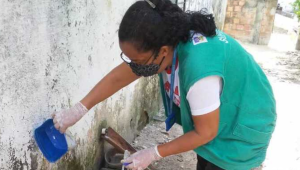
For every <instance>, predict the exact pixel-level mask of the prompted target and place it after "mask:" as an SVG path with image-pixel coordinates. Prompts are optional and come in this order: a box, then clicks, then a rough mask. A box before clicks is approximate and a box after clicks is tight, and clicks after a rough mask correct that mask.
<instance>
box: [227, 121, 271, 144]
mask: <svg viewBox="0 0 300 170" xmlns="http://www.w3.org/2000/svg"><path fill="white" fill-rule="evenodd" d="M233 135H235V136H237V137H239V138H241V139H243V140H245V141H246V142H249V143H253V144H255V143H257V144H258V143H261V144H267V143H269V141H270V139H271V137H272V132H269V133H266V132H260V131H257V130H254V129H251V128H249V127H247V126H245V125H242V124H239V123H238V124H237V125H236V127H235V129H234V131H233Z"/></svg>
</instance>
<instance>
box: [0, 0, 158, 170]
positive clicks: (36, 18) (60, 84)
mask: <svg viewBox="0 0 300 170" xmlns="http://www.w3.org/2000/svg"><path fill="white" fill-rule="evenodd" d="M133 2H135V1H134V0H126V1H125V0H101V1H94V0H84V1H72V0H63V1H58V0H52V1H50V0H40V1H37V0H24V1H22V2H20V1H16V0H1V3H0V4H1V5H0V71H1V74H0V170H35V169H41V170H47V169H71V170H72V169H76V170H78V169H79V170H81V169H88V170H90V169H97V167H99V166H100V163H101V157H102V155H103V154H102V152H103V151H102V149H101V148H102V144H103V143H101V142H99V133H100V130H101V128H102V127H107V126H111V127H112V128H114V129H115V130H116V131H117V132H119V133H120V134H121V135H123V136H124V137H125V139H127V140H128V141H131V140H132V139H133V138H134V137H135V136H136V134H138V132H139V130H140V129H141V128H142V127H143V126H144V124H145V123H146V122H147V115H145V113H146V112H147V113H148V114H149V115H152V114H155V113H156V111H158V109H159V107H160V103H161V102H160V98H159V89H158V79H157V77H152V78H148V79H141V80H139V81H136V82H134V83H132V84H131V85H130V86H128V87H126V88H124V89H123V90H121V91H119V92H117V93H116V94H115V95H114V96H113V97H111V98H109V99H107V100H106V101H104V102H103V103H101V104H99V105H97V106H96V107H94V108H93V109H92V110H91V111H90V112H89V113H88V114H87V115H86V116H85V117H84V118H83V119H81V120H80V121H79V122H78V123H77V124H76V125H75V126H73V127H72V128H70V131H71V132H72V133H73V134H74V136H75V139H76V141H77V143H78V145H77V147H76V148H75V149H74V150H73V151H70V152H69V153H68V154H67V155H66V156H64V157H63V158H62V159H61V160H60V161H58V162H57V163H55V164H49V163H48V162H47V161H46V160H45V159H44V158H43V156H42V155H41V153H40V151H39V150H38V148H37V146H36V143H35V141H34V139H33V132H34V129H35V128H37V127H38V126H39V125H41V124H42V122H43V121H45V120H46V119H48V118H50V117H51V114H52V113H53V112H55V111H59V110H61V109H65V108H68V107H70V106H72V105H74V104H75V103H76V102H78V101H79V100H81V99H82V98H83V97H84V96H85V95H86V94H87V93H88V92H89V90H91V89H92V87H93V86H94V85H95V84H96V83H97V82H98V81H99V80H100V79H101V78H103V77H104V76H105V75H106V74H107V73H108V72H109V71H110V70H111V69H113V68H114V67H115V66H117V65H118V64H120V63H121V62H122V60H121V59H120V57H119V54H120V52H121V51H120V49H119V45H118V36H117V30H118V27H119V23H120V21H121V19H122V16H123V14H124V13H125V11H126V10H127V8H128V7H129V6H130V5H131V4H132V3H133Z"/></svg>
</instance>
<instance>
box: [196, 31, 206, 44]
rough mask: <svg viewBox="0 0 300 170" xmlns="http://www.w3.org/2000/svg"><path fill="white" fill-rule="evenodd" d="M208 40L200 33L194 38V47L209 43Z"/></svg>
mask: <svg viewBox="0 0 300 170" xmlns="http://www.w3.org/2000/svg"><path fill="white" fill-rule="evenodd" d="M207 42H208V41H207V39H206V37H204V36H203V35H202V34H200V33H196V34H195V35H194V36H193V43H194V45H198V44H201V43H207Z"/></svg>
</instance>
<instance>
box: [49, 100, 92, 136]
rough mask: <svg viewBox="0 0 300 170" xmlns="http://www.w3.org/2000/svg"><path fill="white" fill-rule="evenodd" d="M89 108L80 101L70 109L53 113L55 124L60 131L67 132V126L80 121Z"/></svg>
mask: <svg viewBox="0 0 300 170" xmlns="http://www.w3.org/2000/svg"><path fill="white" fill-rule="evenodd" d="M87 112H88V109H87V108H86V107H85V106H84V105H83V104H81V103H80V102H78V103H77V104H75V105H74V106H73V107H71V108H70V109H66V110H62V111H60V112H57V113H54V114H53V115H52V117H53V122H54V126H55V128H56V129H57V130H59V131H60V133H65V132H66V130H67V128H68V127H70V126H73V125H74V124H75V123H76V122H78V121H79V120H80V119H81V118H82V117H83V116H84V115H85V114H86V113H87Z"/></svg>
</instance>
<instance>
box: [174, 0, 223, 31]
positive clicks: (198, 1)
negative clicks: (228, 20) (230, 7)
mask: <svg viewBox="0 0 300 170" xmlns="http://www.w3.org/2000/svg"><path fill="white" fill-rule="evenodd" d="M183 2H184V0H178V3H180V4H182V3H183ZM226 7H227V0H186V4H185V9H186V11H200V10H201V9H203V8H206V9H207V10H208V12H209V13H213V14H214V17H215V22H216V25H217V27H218V29H220V30H222V29H223V27H224V21H225V17H226Z"/></svg>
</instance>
